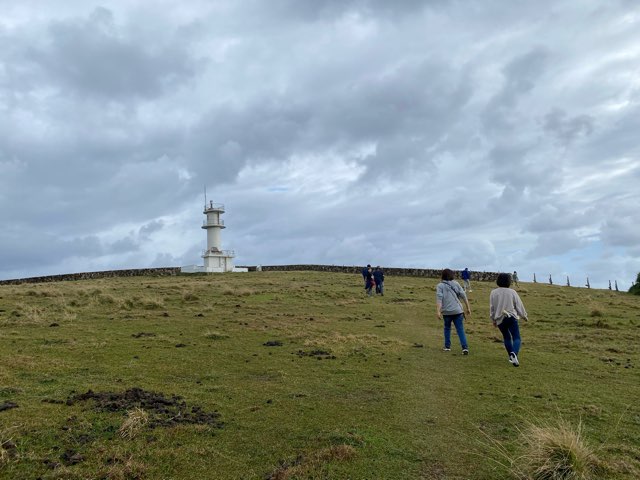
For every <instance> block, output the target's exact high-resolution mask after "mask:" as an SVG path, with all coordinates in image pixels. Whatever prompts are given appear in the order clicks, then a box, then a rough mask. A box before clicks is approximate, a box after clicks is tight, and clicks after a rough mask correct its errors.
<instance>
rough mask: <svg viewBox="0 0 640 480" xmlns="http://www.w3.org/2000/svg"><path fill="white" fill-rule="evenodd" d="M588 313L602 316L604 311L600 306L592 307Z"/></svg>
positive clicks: (593, 315)
mask: <svg viewBox="0 0 640 480" xmlns="http://www.w3.org/2000/svg"><path fill="white" fill-rule="evenodd" d="M589 315H591V316H592V317H602V316H603V315H604V311H603V310H602V308H600V307H592V308H591V312H590V313H589Z"/></svg>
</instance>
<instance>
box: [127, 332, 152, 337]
mask: <svg viewBox="0 0 640 480" xmlns="http://www.w3.org/2000/svg"><path fill="white" fill-rule="evenodd" d="M131 336H132V337H133V338H144V337H155V336H156V334H155V333H150V332H140V333H133V334H131Z"/></svg>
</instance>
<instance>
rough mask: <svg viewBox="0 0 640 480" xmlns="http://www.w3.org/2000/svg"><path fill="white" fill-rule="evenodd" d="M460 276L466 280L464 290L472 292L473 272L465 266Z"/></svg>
mask: <svg viewBox="0 0 640 480" xmlns="http://www.w3.org/2000/svg"><path fill="white" fill-rule="evenodd" d="M460 277H462V281H463V282H464V291H465V292H472V291H473V290H471V272H469V269H468V268H465V269H464V270H463V271H462V272H461V273H460Z"/></svg>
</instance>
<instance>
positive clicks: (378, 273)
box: [373, 267, 384, 296]
mask: <svg viewBox="0 0 640 480" xmlns="http://www.w3.org/2000/svg"><path fill="white" fill-rule="evenodd" d="M373 279H374V280H375V282H376V294H378V293H379V294H380V295H382V296H384V272H383V271H382V269H381V268H380V267H376V269H375V270H374V271H373Z"/></svg>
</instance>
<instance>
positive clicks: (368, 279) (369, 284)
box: [364, 267, 375, 296]
mask: <svg viewBox="0 0 640 480" xmlns="http://www.w3.org/2000/svg"><path fill="white" fill-rule="evenodd" d="M374 284H375V283H374V279H373V272H372V271H371V267H369V268H367V272H366V274H365V277H364V289H365V291H366V292H367V295H368V296H371V295H373V293H372V290H373V286H374Z"/></svg>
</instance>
